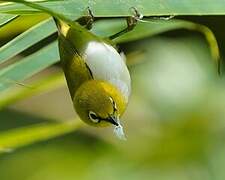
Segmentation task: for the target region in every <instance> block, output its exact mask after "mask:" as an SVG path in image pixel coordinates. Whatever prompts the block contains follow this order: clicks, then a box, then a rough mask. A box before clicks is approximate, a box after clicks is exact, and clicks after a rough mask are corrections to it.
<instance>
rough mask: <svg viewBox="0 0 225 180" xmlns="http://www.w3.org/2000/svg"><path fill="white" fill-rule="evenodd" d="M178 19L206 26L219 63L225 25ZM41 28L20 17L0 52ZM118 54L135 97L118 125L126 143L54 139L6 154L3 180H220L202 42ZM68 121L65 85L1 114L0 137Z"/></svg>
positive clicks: (173, 40)
mask: <svg viewBox="0 0 225 180" xmlns="http://www.w3.org/2000/svg"><path fill="white" fill-rule="evenodd" d="M20 18H23V17H20ZM44 18H45V17H44ZM180 18H183V19H188V20H191V21H193V22H198V23H202V24H205V25H208V26H209V27H210V28H211V29H212V30H213V31H214V33H215V36H216V37H217V40H218V43H219V46H220V50H221V54H222V57H223V54H225V51H224V47H225V46H224V45H225V44H224V38H225V36H224V28H225V24H224V22H223V20H224V17H210V16H207V17H195V16H192V17H180ZM34 19H35V21H34ZM40 20H42V16H41V17H39V16H36V17H31V18H30V17H29V18H27V17H26V16H25V19H23V21H22V22H21V21H19V22H20V25H21V28H19V29H17V28H13V27H17V26H18V22H12V23H10V27H5V29H2V30H0V38H1V39H0V42H1V44H4V43H5V42H7V41H9V39H12V38H13V37H15V36H16V35H17V34H18V33H20V32H23V31H24V30H25V29H27V28H28V27H29V26H28V25H27V24H29V25H31V26H32V25H33V24H32V23H38V22H39V21H40ZM30 21H32V23H31V22H30ZM9 29H10V33H9V34H7V35H6V33H5V32H7V31H8V30H9ZM12 29H14V30H15V31H14V32H13V31H12ZM53 38H54V37H53ZM36 48H37V47H36ZM120 48H121V49H122V50H123V51H124V52H125V54H127V62H128V64H129V70H130V73H131V77H132V91H133V92H132V96H131V100H130V103H129V106H128V108H127V111H126V113H125V115H124V116H123V118H122V119H123V120H122V124H123V126H124V129H125V132H126V135H127V141H120V140H118V139H116V137H115V136H114V135H113V133H112V128H104V129H101V128H98V129H96V128H93V127H89V126H87V125H84V124H82V125H81V127H79V129H76V130H75V131H74V132H72V133H69V134H65V135H62V136H60V137H56V138H54V139H49V140H46V141H43V142H37V143H35V144H32V145H29V146H25V147H22V148H19V149H13V148H12V149H11V148H9V149H8V150H7V149H6V150H5V152H2V153H1V155H0V179H1V180H74V179H82V180H83V179H84V180H89V179H96V180H97V179H107V180H114V179H115V180H116V179H121V180H126V179H127V180H128V179H129V180H139V179H144V180H145V179H146V180H147V179H153V180H176V179H177V180H189V179H191V180H203V179H204V180H220V179H221V180H223V179H225V171H224V168H223V167H224V165H225V143H224V139H225V133H224V132H225V109H224V107H225V91H224V90H225V85H224V77H223V73H222V74H221V75H220V76H219V75H218V72H217V67H216V65H215V63H214V62H213V59H212V56H211V54H210V49H209V45H208V43H207V42H206V40H205V39H204V37H203V36H202V34H200V33H197V32H193V31H188V30H174V31H170V32H167V33H163V34H160V35H157V36H154V37H149V38H144V39H140V40H136V41H132V42H127V43H122V44H120ZM31 51H32V49H31ZM26 53H28V54H29V52H26ZM26 53H24V54H23V53H22V54H21V56H26ZM221 69H223V64H222V67H221ZM61 71H62V70H61V68H60V66H59V65H58V64H56V65H54V66H52V67H50V68H48V69H45V70H44V71H42V72H41V73H39V74H37V75H35V76H34V77H32V78H31V79H30V80H29V81H25V82H24V83H25V87H22V88H25V89H26V88H28V89H29V87H26V86H29V84H30V83H31V82H33V81H34V80H36V79H38V78H39V77H42V76H45V75H48V74H51V73H53V72H54V73H55V72H60V73H61ZM19 88H21V87H19ZM74 117H76V114H75V112H74V110H73V106H72V101H71V99H70V96H69V93H68V89H67V87H66V85H65V83H63V85H62V86H60V87H58V88H56V89H54V90H51V91H49V92H45V93H41V94H38V95H35V96H32V97H29V98H27V99H24V100H20V101H18V102H16V103H13V104H12V105H10V106H8V107H7V108H4V109H2V110H1V111H0V133H2V132H6V131H8V130H10V129H14V128H19V127H28V126H30V125H35V124H39V123H47V122H48V123H54V122H64V121H70V119H71V120H72V119H74ZM76 121H79V122H78V123H82V122H80V120H79V119H77V120H76ZM25 133H26V132H25ZM0 137H1V136H0ZM0 141H1V138H0Z"/></svg>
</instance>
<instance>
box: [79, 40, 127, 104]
mask: <svg viewBox="0 0 225 180" xmlns="http://www.w3.org/2000/svg"><path fill="white" fill-rule="evenodd" d="M83 57H84V61H85V63H86V64H87V66H88V68H89V69H90V71H91V73H92V75H93V78H94V79H95V80H103V81H107V82H110V83H111V84H113V85H115V86H116V87H117V88H118V89H119V90H120V91H121V93H122V94H123V95H124V97H125V98H126V99H127V100H128V98H129V95H130V92H131V85H130V84H131V80H130V74H129V71H128V69H127V66H126V64H125V62H124V59H123V58H122V57H121V56H120V54H119V53H118V52H117V51H116V49H115V48H113V47H112V46H111V45H108V44H106V43H104V42H98V41H91V42H89V43H88V44H87V46H86V49H85V51H84V54H83Z"/></svg>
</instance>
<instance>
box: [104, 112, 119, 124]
mask: <svg viewBox="0 0 225 180" xmlns="http://www.w3.org/2000/svg"><path fill="white" fill-rule="evenodd" d="M106 121H108V122H110V123H112V124H113V125H115V126H119V124H118V119H117V118H116V117H115V116H111V115H110V116H109V117H108V118H107V119H106Z"/></svg>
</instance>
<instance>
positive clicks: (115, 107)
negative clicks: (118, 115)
mask: <svg viewBox="0 0 225 180" xmlns="http://www.w3.org/2000/svg"><path fill="white" fill-rule="evenodd" d="M109 100H110V101H111V103H112V105H113V109H114V111H117V106H116V103H115V101H114V100H113V98H112V97H109Z"/></svg>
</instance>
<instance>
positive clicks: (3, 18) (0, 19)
mask: <svg viewBox="0 0 225 180" xmlns="http://www.w3.org/2000/svg"><path fill="white" fill-rule="evenodd" d="M17 17H18V16H17V15H10V14H1V15H0V27H2V26H4V25H5V24H7V23H9V22H11V21H12V20H14V19H15V18H17Z"/></svg>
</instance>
